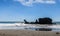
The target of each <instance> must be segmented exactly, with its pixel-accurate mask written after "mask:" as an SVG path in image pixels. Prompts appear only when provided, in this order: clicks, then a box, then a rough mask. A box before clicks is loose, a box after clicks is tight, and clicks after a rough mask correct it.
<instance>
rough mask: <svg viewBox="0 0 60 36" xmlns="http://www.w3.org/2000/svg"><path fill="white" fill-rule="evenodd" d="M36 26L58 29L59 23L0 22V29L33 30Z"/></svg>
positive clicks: (59, 28)
mask: <svg viewBox="0 0 60 36" xmlns="http://www.w3.org/2000/svg"><path fill="white" fill-rule="evenodd" d="M36 28H51V29H52V31H60V25H59V24H56V25H47V26H46V25H40V26H38V25H37V26H36V25H32V24H24V23H0V30H2V29H15V30H20V29H22V30H35V29H36Z"/></svg>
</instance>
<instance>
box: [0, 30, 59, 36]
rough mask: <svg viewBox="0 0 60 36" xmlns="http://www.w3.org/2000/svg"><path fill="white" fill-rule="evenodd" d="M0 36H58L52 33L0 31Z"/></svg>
mask: <svg viewBox="0 0 60 36" xmlns="http://www.w3.org/2000/svg"><path fill="white" fill-rule="evenodd" d="M0 36H60V34H56V32H53V31H33V30H0Z"/></svg>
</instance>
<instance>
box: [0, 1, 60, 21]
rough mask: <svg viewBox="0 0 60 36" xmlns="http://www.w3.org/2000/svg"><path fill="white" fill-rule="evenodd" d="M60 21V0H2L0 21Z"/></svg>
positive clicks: (0, 3) (0, 2)
mask: <svg viewBox="0 0 60 36" xmlns="http://www.w3.org/2000/svg"><path fill="white" fill-rule="evenodd" d="M43 17H50V18H52V19H53V21H60V0H0V21H23V20H24V19H26V20H27V21H35V19H38V18H43Z"/></svg>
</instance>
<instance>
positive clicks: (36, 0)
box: [14, 0, 56, 6]
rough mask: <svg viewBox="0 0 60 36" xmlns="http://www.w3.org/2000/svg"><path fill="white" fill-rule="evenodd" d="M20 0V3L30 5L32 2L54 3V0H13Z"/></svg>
mask: <svg viewBox="0 0 60 36" xmlns="http://www.w3.org/2000/svg"><path fill="white" fill-rule="evenodd" d="M14 1H18V2H20V3H21V4H22V5H25V6H31V5H33V4H34V3H43V4H55V3H56V1H55V0H28V1H27V0H14Z"/></svg>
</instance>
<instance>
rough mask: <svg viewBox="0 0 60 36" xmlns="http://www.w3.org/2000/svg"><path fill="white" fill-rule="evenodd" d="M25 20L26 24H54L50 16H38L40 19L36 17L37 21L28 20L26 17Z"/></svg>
mask: <svg viewBox="0 0 60 36" xmlns="http://www.w3.org/2000/svg"><path fill="white" fill-rule="evenodd" d="M24 22H25V23H26V24H53V23H52V19H51V18H49V17H45V18H38V20H37V19H36V21H35V22H28V21H26V20H25V19H24Z"/></svg>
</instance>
